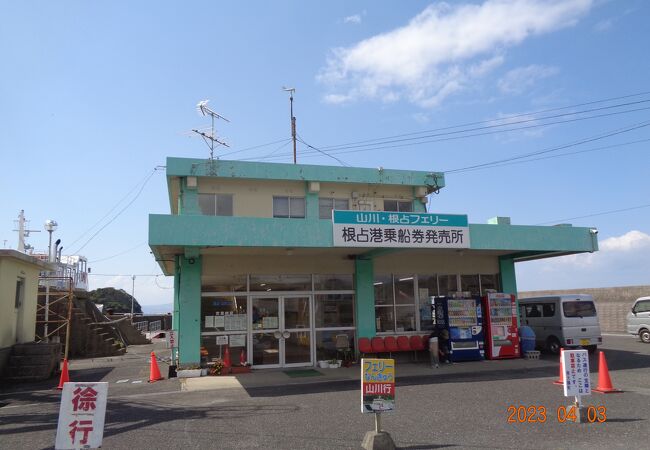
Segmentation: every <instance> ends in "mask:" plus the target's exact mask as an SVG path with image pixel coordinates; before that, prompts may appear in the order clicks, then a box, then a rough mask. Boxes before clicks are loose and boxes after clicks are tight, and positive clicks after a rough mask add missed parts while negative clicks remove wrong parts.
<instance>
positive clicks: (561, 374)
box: [553, 348, 564, 385]
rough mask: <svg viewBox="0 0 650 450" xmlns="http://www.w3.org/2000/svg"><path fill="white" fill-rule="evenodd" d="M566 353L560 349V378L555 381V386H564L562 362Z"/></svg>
mask: <svg viewBox="0 0 650 450" xmlns="http://www.w3.org/2000/svg"><path fill="white" fill-rule="evenodd" d="M563 353H564V349H563V348H561V349H560V378H558V379H557V380H555V381H554V382H553V384H559V385H564V363H563V362H562V354H563Z"/></svg>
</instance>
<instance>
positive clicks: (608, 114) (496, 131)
mask: <svg viewBox="0 0 650 450" xmlns="http://www.w3.org/2000/svg"><path fill="white" fill-rule="evenodd" d="M645 110H650V107H646V108H637V109H633V110H626V111H617V112H613V113H606V114H597V115H593V116H587V117H577V118H573V119H566V120H559V121H554V122H547V123H544V124H536V125H526V126H521V127H515V128H508V129H505V130H491V131H485V132H481V133H473V134H467V135H461V136H450V137H444V138H438V139H429V140H425V141H420V142H409V143H405V144H397V145H381V146H378V147H372V148H357V149H351V150H340V151H339V150H334V151H332V152H331V153H332V154H336V155H341V154H344V153H358V152H366V151H373V150H384V149H390V148H401V147H411V146H414V145H422V144H429V143H432V142H444V141H452V140H458V139H467V138H471V137H478V136H487V135H492V134H499V133H507V132H512V131H521V130H528V129H533V128H540V127H547V126H549V125H557V124H566V123H571V122H578V121H582V120H589V119H596V118H601V117H609V116H615V115H619V114H625V113H630V112H638V111H645ZM314 153H315V152H311V154H314ZM283 156H287V155H286V154H282V155H278V156H277V157H283ZM303 156H309V155H303ZM250 159H262V158H250ZM267 159H271V158H267Z"/></svg>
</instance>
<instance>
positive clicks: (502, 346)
mask: <svg viewBox="0 0 650 450" xmlns="http://www.w3.org/2000/svg"><path fill="white" fill-rule="evenodd" d="M482 300H483V311H484V318H485V319H484V328H485V344H486V347H487V357H488V359H504V358H519V356H520V355H521V347H520V345H519V335H518V334H517V305H516V303H515V296H514V295H510V294H500V293H489V294H488V295H486V296H485V297H483V299H482Z"/></svg>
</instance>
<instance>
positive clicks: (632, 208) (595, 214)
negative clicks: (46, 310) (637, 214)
mask: <svg viewBox="0 0 650 450" xmlns="http://www.w3.org/2000/svg"><path fill="white" fill-rule="evenodd" d="M648 207H650V203H646V204H645V205H638V206H631V207H629V208H622V209H612V210H610V211H602V212H599V213H594V214H586V215H584V216H576V217H568V218H566V219H558V220H551V221H548V222H540V223H536V224H535V225H546V224H549V223H558V222H564V221H566V220H576V219H585V218H587V217H596V216H604V215H606V214H614V213H617V212H623V211H632V210H634V209H641V208H648Z"/></svg>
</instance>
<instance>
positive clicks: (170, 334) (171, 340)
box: [167, 330, 178, 348]
mask: <svg viewBox="0 0 650 450" xmlns="http://www.w3.org/2000/svg"><path fill="white" fill-rule="evenodd" d="M177 347H178V335H177V334H176V330H169V331H167V348H177Z"/></svg>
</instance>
